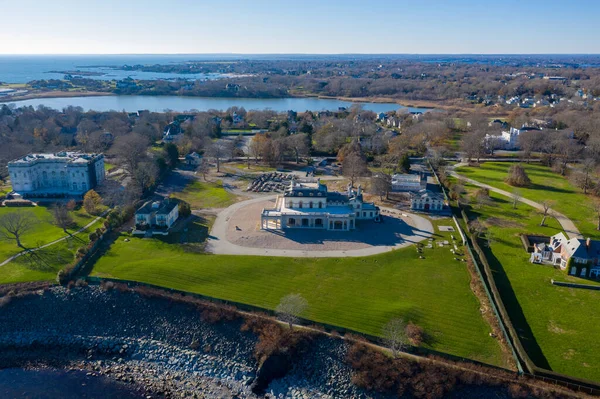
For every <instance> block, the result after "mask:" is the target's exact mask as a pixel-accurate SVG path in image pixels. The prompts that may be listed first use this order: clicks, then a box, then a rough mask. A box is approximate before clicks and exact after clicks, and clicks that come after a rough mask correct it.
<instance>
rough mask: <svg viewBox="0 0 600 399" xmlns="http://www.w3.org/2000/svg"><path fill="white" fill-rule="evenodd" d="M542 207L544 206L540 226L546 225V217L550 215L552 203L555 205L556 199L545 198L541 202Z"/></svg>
mask: <svg viewBox="0 0 600 399" xmlns="http://www.w3.org/2000/svg"><path fill="white" fill-rule="evenodd" d="M541 204H542V207H543V211H542V222H541V223H540V226H545V225H546V218H547V217H548V214H549V213H550V211H551V208H552V205H554V201H552V200H544V201H542V202H541Z"/></svg>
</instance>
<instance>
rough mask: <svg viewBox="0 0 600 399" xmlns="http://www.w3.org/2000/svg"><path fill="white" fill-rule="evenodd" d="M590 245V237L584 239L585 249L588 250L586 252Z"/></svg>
mask: <svg viewBox="0 0 600 399" xmlns="http://www.w3.org/2000/svg"><path fill="white" fill-rule="evenodd" d="M591 243H592V240H591V239H590V237H588V238H586V239H585V247H586V248H587V249H588V251H589V250H590V244H591Z"/></svg>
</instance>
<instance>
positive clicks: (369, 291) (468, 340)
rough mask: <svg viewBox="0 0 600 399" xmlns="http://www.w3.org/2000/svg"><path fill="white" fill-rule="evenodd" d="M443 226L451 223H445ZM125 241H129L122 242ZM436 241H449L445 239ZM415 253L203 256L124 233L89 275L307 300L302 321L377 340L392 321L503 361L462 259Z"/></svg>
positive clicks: (263, 298) (438, 345) (456, 348)
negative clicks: (410, 324) (411, 324)
mask: <svg viewBox="0 0 600 399" xmlns="http://www.w3.org/2000/svg"><path fill="white" fill-rule="evenodd" d="M440 223H442V224H444V225H450V224H452V221H451V220H450V219H444V220H442V221H441V222H440ZM125 238H129V239H130V241H129V242H125V241H124V239H125ZM436 239H445V240H449V241H451V238H450V234H449V233H444V234H438V236H437V237H436ZM423 256H424V257H425V259H419V254H418V253H417V251H416V248H415V247H414V246H413V247H409V248H405V249H401V250H397V251H394V252H390V253H386V254H382V255H377V256H372V257H365V258H344V259H342V258H322V259H312V258H285V257H258V256H226V255H207V254H198V253H193V252H190V251H188V250H187V249H186V248H185V247H183V246H179V245H173V244H169V243H166V242H164V241H161V240H158V239H142V238H135V237H129V236H128V235H125V234H123V235H121V236H120V237H118V238H117V239H116V241H115V242H114V244H112V246H111V248H110V249H109V250H108V252H107V253H106V254H105V255H104V256H103V257H101V258H100V259H99V260H98V261H97V263H96V265H95V267H94V269H93V273H92V274H93V275H95V276H102V277H113V278H120V279H126V280H134V281H141V282H146V283H151V284H156V285H161V286H165V287H170V288H175V289H179V290H184V291H190V292H195V293H201V294H204V295H209V296H213V297H217V298H221V299H227V300H233V301H237V302H241V303H246V304H251V305H255V306H258V307H262V308H267V309H273V308H275V306H276V305H277V304H278V302H279V300H280V299H281V298H282V297H283V296H285V295H287V294H290V293H296V292H297V293H300V294H301V295H302V296H304V297H305V298H306V299H307V301H308V303H309V309H308V311H307V313H306V314H305V316H306V317H308V318H310V319H312V320H316V321H319V322H324V323H328V324H331V325H335V326H340V327H345V328H349V329H352V330H355V331H359V332H364V333H368V334H373V335H380V333H381V329H382V326H383V325H384V324H385V323H386V322H387V321H388V320H390V319H392V318H395V317H402V318H404V319H406V320H411V321H413V322H415V323H416V324H418V325H420V326H422V327H423V328H424V329H425V331H426V333H427V339H426V343H425V346H426V347H428V348H432V349H434V350H437V351H441V352H445V353H450V354H453V355H456V356H463V357H467V358H472V359H476V360H479V361H482V362H487V363H490V364H496V365H501V364H504V363H503V362H504V360H503V355H502V353H501V350H500V346H499V344H498V343H497V342H496V341H495V340H494V339H493V338H491V337H490V336H489V332H490V327H489V326H488V325H487V324H486V322H485V321H484V320H483V318H482V317H481V315H480V313H479V302H478V300H477V298H476V297H475V296H474V295H473V293H472V292H471V290H470V287H469V282H470V276H469V273H468V272H467V270H466V266H465V264H464V263H463V262H459V261H456V260H454V259H453V257H454V255H453V254H451V253H450V248H449V247H445V248H439V247H438V246H437V245H434V248H433V249H427V248H425V249H424V250H423Z"/></svg>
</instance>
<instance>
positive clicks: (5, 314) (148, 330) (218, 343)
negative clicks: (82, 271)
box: [0, 287, 385, 399]
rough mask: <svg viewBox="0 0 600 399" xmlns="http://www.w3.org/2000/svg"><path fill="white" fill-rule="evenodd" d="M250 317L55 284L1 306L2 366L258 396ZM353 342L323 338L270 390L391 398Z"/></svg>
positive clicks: (145, 386)
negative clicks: (208, 315) (353, 351)
mask: <svg viewBox="0 0 600 399" xmlns="http://www.w3.org/2000/svg"><path fill="white" fill-rule="evenodd" d="M241 325H242V321H241V320H232V321H227V322H215V323H210V322H206V321H203V320H202V317H201V312H200V311H199V309H197V308H195V307H194V306H193V305H190V304H186V303H177V302H174V301H169V300H166V299H161V298H146V297H142V296H141V295H139V294H137V293H135V292H131V291H124V292H121V291H118V290H109V291H105V290H102V289H100V288H99V287H81V288H72V289H70V290H69V289H66V288H62V287H54V288H50V289H47V290H45V291H39V292H37V293H36V294H34V295H27V296H24V297H22V298H16V299H13V300H12V301H10V302H9V303H8V304H6V305H4V306H3V307H1V308H0V368H8V367H26V368H32V367H54V368H64V369H78V370H87V371H88V372H90V373H94V375H102V376H108V377H109V378H111V379H113V380H115V381H119V382H122V383H126V384H129V385H130V386H131V387H132V389H134V390H135V391H136V392H138V393H139V394H140V397H151V398H158V397H167V398H171V397H185V398H188V397H189V398H256V397H257V396H256V395H255V394H253V393H252V390H251V383H252V381H253V380H254V379H255V377H256V373H257V362H256V360H255V358H254V348H255V346H256V342H257V337H256V336H255V335H254V334H253V333H252V332H249V331H245V332H244V331H241ZM346 350H347V348H346V344H345V343H344V342H343V341H341V340H331V339H327V338H324V337H322V338H317V339H315V340H313V341H312V342H311V345H310V346H309V347H308V348H307V349H306V350H304V351H303V352H302V353H301V354H299V355H298V356H297V357H296V358H295V359H294V362H293V365H292V367H291V370H290V371H289V372H288V373H287V374H286V376H285V377H283V378H281V379H277V380H274V381H272V382H271V383H270V385H269V386H268V387H267V389H266V395H265V397H268V398H302V399H308V398H342V397H353V398H360V397H363V398H367V397H385V396H381V395H372V394H369V393H366V392H364V391H362V390H361V389H359V388H357V387H356V386H354V385H353V384H352V382H351V376H352V372H351V370H350V368H349V366H348V365H347V364H346V363H345V361H344V359H345V353H346Z"/></svg>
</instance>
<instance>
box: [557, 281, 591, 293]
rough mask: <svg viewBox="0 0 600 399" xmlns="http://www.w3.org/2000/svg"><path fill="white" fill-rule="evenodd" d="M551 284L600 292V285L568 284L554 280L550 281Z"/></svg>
mask: <svg viewBox="0 0 600 399" xmlns="http://www.w3.org/2000/svg"><path fill="white" fill-rule="evenodd" d="M550 282H551V283H552V285H556V286H559V287H569V288H582V289H586V290H597V291H600V285H590V284H576V283H567V282H566V281H555V280H554V279H552V280H550Z"/></svg>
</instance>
